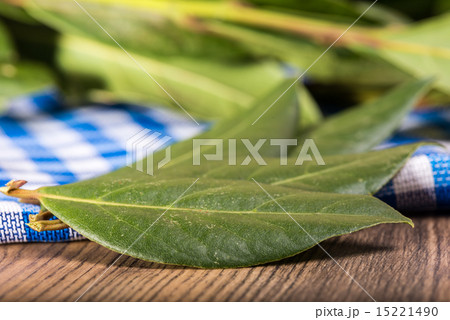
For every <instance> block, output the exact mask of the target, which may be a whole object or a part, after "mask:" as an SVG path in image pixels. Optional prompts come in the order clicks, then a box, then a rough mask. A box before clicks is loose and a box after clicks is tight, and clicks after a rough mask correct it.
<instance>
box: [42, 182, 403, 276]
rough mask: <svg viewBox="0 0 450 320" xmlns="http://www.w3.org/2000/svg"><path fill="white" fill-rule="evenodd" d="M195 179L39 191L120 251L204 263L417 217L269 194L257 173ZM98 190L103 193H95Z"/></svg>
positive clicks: (362, 204)
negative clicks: (252, 178) (250, 176)
mask: <svg viewBox="0 0 450 320" xmlns="http://www.w3.org/2000/svg"><path fill="white" fill-rule="evenodd" d="M194 181H195V180H194V179H177V180H169V181H164V180H163V181H152V179H149V182H147V183H136V182H135V181H133V180H132V181H130V183H129V184H126V185H125V186H124V185H120V184H116V185H115V187H114V188H110V186H108V187H107V188H106V189H105V188H103V184H102V179H100V180H98V181H96V180H90V181H88V182H81V183H75V184H71V185H66V186H60V187H47V188H42V189H40V190H39V199H40V200H41V202H42V204H43V206H45V207H46V208H47V209H49V210H51V211H52V212H53V213H55V214H56V215H57V216H58V218H60V219H61V220H63V221H64V222H65V223H67V224H68V225H70V226H71V227H73V228H74V229H75V230H77V231H79V232H81V233H82V234H83V235H85V236H86V237H88V238H89V239H91V240H93V241H96V242H98V243H100V244H102V245H103V246H105V247H107V248H110V249H112V250H114V251H117V252H120V253H124V254H127V255H131V256H134V257H137V258H140V259H144V260H150V261H156V262H162V263H169V264H177V265H186V266H195V267H203V268H219V267H220V268H224V267H242V266H250V265H256V264H261V263H265V262H270V261H275V260H279V259H282V258H286V257H289V256H292V255H295V254H297V253H298V252H301V251H303V250H306V249H308V248H310V247H312V246H314V245H316V244H317V242H320V241H322V240H325V239H327V238H330V237H333V236H337V235H341V234H344V233H349V232H354V231H357V230H360V229H363V228H366V227H369V226H373V225H377V224H380V223H400V222H403V223H411V222H410V220H409V219H407V218H405V217H403V216H402V215H400V214H399V213H398V212H397V211H395V210H394V209H392V208H390V207H389V206H388V205H386V204H384V203H383V202H381V201H380V200H377V199H375V198H373V197H370V196H364V195H342V194H329V193H310V192H304V191H299V190H294V189H290V188H284V187H275V186H270V185H263V188H264V190H265V191H266V192H268V193H269V194H270V197H269V196H268V195H267V194H266V193H265V191H263V190H262V189H261V188H260V187H259V186H258V185H257V184H256V183H254V182H250V181H238V182H236V181H232V180H212V179H200V180H199V181H198V182H197V183H195V184H194V185H193V186H192V187H191V188H189V186H191V185H192V184H193V183H194ZM188 188H189V190H188V191H187V192H186V193H185V194H184V195H183V196H182V197H181V198H179V197H180V195H182V194H183V192H184V191H185V190H187V189H188ZM91 190H97V191H98V190H104V193H98V192H97V195H96V196H95V197H92V193H91ZM272 197H273V198H272ZM284 210H286V212H288V213H289V215H288V214H287V213H286V212H284ZM292 219H294V220H295V221H293V220H292ZM299 225H300V226H301V227H299ZM147 229H148V230H147ZM305 230H306V232H305Z"/></svg>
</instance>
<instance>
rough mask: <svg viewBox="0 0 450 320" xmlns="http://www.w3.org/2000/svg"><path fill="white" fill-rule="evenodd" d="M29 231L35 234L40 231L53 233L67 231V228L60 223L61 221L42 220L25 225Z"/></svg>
mask: <svg viewBox="0 0 450 320" xmlns="http://www.w3.org/2000/svg"><path fill="white" fill-rule="evenodd" d="M27 226H29V227H30V228H31V229H33V230H34V231H37V232H41V231H55V230H62V229H67V228H69V226H68V225H67V224H65V223H64V222H62V221H61V220H42V221H34V222H30V223H27Z"/></svg>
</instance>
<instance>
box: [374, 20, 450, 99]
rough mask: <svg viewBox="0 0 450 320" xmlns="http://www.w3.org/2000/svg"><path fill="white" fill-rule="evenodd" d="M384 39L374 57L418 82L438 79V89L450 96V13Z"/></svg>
mask: <svg viewBox="0 0 450 320" xmlns="http://www.w3.org/2000/svg"><path fill="white" fill-rule="evenodd" d="M380 39H382V41H381V42H380V43H379V44H378V45H376V46H375V48H374V50H375V52H373V53H375V54H377V55H379V56H380V57H382V58H384V59H386V60H387V61H389V62H391V63H392V64H394V65H396V66H398V67H399V68H402V69H403V70H405V71H407V72H409V73H411V74H412V75H414V76H415V77H417V78H423V77H430V76H434V77H436V81H435V83H434V85H435V87H436V88H438V89H440V90H442V91H444V92H446V93H447V94H449V95H450V13H448V14H444V15H442V16H438V17H435V18H432V19H429V20H427V21H424V22H420V23H417V24H416V25H413V26H411V27H409V28H406V29H404V30H399V31H397V32H396V31H395V30H391V31H387V32H384V33H382V35H381V36H380ZM369 50H370V49H369Z"/></svg>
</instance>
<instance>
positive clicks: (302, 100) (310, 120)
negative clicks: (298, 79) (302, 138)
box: [297, 85, 323, 132]
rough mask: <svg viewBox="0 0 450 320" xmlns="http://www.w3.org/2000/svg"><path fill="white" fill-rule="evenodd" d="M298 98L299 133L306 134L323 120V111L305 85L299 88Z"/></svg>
mask: <svg viewBox="0 0 450 320" xmlns="http://www.w3.org/2000/svg"><path fill="white" fill-rule="evenodd" d="M297 97H298V104H299V132H304V131H306V130H308V129H310V128H311V127H314V126H317V125H318V124H319V123H320V122H321V121H322V119H323V115H322V111H320V108H319V106H318V105H317V103H316V101H315V100H314V98H313V96H312V95H311V94H310V93H309V91H308V89H306V88H305V87H304V86H303V85H298V86H297Z"/></svg>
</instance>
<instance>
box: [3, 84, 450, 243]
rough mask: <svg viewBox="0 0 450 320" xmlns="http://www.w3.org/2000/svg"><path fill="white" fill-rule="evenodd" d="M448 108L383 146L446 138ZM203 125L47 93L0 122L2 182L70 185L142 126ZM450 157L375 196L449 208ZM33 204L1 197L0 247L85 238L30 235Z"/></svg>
mask: <svg viewBox="0 0 450 320" xmlns="http://www.w3.org/2000/svg"><path fill="white" fill-rule="evenodd" d="M449 122H450V110H449V109H436V110H431V111H430V110H428V111H419V112H415V113H413V114H412V115H411V116H410V117H409V118H408V119H407V121H406V122H405V124H404V126H403V127H402V129H401V130H400V131H399V133H398V134H397V135H396V136H395V137H394V138H393V139H392V140H390V141H388V142H387V143H386V144H384V145H383V147H389V146H394V145H398V144H402V143H409V142H415V141H419V140H421V139H423V138H424V137H431V138H435V139H438V140H441V141H445V140H448V141H450V126H449ZM206 127H207V126H206V125H205V126H200V127H199V126H197V125H196V124H195V123H193V122H192V121H191V120H190V119H186V118H184V117H181V116H179V115H178V114H175V113H173V112H169V111H166V110H163V109H158V108H148V107H140V106H133V105H121V104H116V105H112V106H102V105H95V106H86V107H80V108H75V109H70V108H65V107H64V106H63V104H62V103H61V99H60V97H59V96H58V94H57V93H56V92H53V91H47V92H43V93H41V94H38V95H34V96H32V97H23V98H20V99H17V100H15V101H13V102H12V103H11V106H10V108H9V109H8V111H7V112H6V114H5V115H4V116H1V117H0V151H1V152H0V185H4V184H5V183H7V182H8V181H9V180H11V179H23V180H27V181H29V183H28V184H27V185H26V188H29V189H34V188H38V187H41V186H50V185H59V184H66V183H71V182H75V181H79V180H83V179H88V178H92V177H95V176H98V175H101V174H104V173H107V172H109V171H112V170H114V169H117V168H120V167H122V166H124V165H126V142H127V140H128V139H129V137H131V136H133V135H134V134H136V133H138V132H140V131H141V130H143V129H145V128H147V129H150V130H153V131H157V132H159V133H162V134H163V135H167V136H170V137H172V140H171V141H170V142H172V143H173V142H176V141H179V140H182V139H187V138H189V137H192V136H194V135H196V134H198V133H199V132H201V131H202V130H205V128H206ZM449 163H450V154H449V153H448V152H447V151H445V150H443V149H442V148H439V147H423V148H421V149H420V150H419V151H418V152H417V153H416V154H415V155H414V156H413V157H412V158H411V160H410V161H409V162H408V163H407V165H406V166H405V168H403V169H402V171H401V172H400V173H399V174H398V175H397V176H396V177H394V179H392V181H390V182H389V183H388V184H387V185H386V186H385V187H384V188H383V189H382V190H381V191H380V192H379V193H378V194H377V196H378V197H379V198H381V199H382V200H384V201H386V202H387V203H389V204H391V205H392V206H394V207H396V208H398V209H399V210H403V211H404V210H410V209H413V208H414V209H419V210H439V209H444V208H450V187H449V183H450V170H449ZM38 211H39V207H38V206H37V205H30V204H23V203H20V202H18V201H17V200H15V199H13V198H10V197H6V196H4V195H0V243H11V242H49V241H71V240H81V239H84V238H83V237H82V236H81V235H80V234H79V233H77V232H76V231H74V230H72V229H65V230H59V231H45V232H36V231H33V230H32V229H30V228H29V227H28V226H26V223H28V222H29V220H28V215H29V214H36V213H38Z"/></svg>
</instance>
